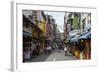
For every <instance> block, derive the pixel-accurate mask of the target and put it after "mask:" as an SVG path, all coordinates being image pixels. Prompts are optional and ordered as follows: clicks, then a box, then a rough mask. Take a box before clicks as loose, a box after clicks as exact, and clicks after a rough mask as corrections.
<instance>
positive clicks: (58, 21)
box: [44, 11, 64, 32]
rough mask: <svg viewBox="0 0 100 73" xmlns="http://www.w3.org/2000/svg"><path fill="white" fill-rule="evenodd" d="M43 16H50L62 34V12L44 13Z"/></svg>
mask: <svg viewBox="0 0 100 73" xmlns="http://www.w3.org/2000/svg"><path fill="white" fill-rule="evenodd" d="M44 13H45V14H48V15H52V16H53V18H54V19H55V22H56V24H57V28H58V29H59V31H60V32H63V25H64V12H53V11H44Z"/></svg>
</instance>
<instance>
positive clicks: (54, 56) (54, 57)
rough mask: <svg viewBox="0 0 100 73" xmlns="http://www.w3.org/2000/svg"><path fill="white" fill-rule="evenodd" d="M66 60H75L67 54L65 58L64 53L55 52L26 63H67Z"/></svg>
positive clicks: (61, 51)
mask: <svg viewBox="0 0 100 73" xmlns="http://www.w3.org/2000/svg"><path fill="white" fill-rule="evenodd" d="M67 60H77V58H76V57H75V56H73V55H72V54H71V53H69V52H68V54H67V56H65V54H64V51H63V50H60V51H55V52H52V53H51V54H41V55H39V56H37V57H35V58H32V59H31V60H27V61H26V62H44V61H67Z"/></svg>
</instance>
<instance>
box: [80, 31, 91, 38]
mask: <svg viewBox="0 0 100 73" xmlns="http://www.w3.org/2000/svg"><path fill="white" fill-rule="evenodd" d="M87 38H91V32H87V33H86V34H83V35H81V36H80V37H79V39H87Z"/></svg>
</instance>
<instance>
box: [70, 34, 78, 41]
mask: <svg viewBox="0 0 100 73" xmlns="http://www.w3.org/2000/svg"><path fill="white" fill-rule="evenodd" d="M78 37H79V35H76V36H75V37H73V38H72V39H70V42H78Z"/></svg>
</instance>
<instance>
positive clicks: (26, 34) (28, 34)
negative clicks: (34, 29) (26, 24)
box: [23, 31, 32, 37]
mask: <svg viewBox="0 0 100 73" xmlns="http://www.w3.org/2000/svg"><path fill="white" fill-rule="evenodd" d="M23 35H25V36H30V37H32V33H30V32H27V31H24V32H23Z"/></svg>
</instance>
